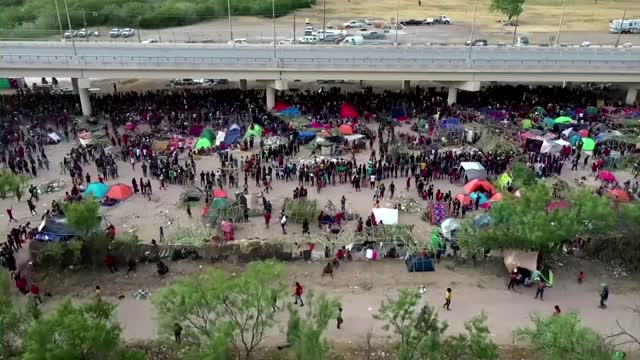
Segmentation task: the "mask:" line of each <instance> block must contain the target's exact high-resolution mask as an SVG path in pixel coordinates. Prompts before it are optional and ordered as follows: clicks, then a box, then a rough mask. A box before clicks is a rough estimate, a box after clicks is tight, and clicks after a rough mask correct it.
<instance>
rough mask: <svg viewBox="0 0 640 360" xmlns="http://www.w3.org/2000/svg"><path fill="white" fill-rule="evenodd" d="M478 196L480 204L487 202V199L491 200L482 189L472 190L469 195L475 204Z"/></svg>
mask: <svg viewBox="0 0 640 360" xmlns="http://www.w3.org/2000/svg"><path fill="white" fill-rule="evenodd" d="M478 196H479V197H480V205H482V204H484V203H486V202H487V201H489V200H487V197H486V196H485V195H484V194H483V193H481V192H480V191H476V192H472V193H471V194H470V195H469V197H470V198H471V201H473V203H474V204H475V202H476V198H477V197H478Z"/></svg>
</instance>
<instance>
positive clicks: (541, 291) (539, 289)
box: [534, 281, 547, 301]
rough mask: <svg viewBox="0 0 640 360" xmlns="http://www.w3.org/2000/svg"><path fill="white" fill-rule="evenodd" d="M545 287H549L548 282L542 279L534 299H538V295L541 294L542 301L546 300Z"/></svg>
mask: <svg viewBox="0 0 640 360" xmlns="http://www.w3.org/2000/svg"><path fill="white" fill-rule="evenodd" d="M545 287H547V283H545V282H544V281H540V283H539V284H538V289H536V296H535V297H534V299H537V298H538V295H540V301H544V288H545Z"/></svg>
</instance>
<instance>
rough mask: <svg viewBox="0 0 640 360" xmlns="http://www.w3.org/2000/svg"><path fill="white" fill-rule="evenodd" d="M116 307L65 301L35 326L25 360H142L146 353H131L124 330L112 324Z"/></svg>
mask: <svg viewBox="0 0 640 360" xmlns="http://www.w3.org/2000/svg"><path fill="white" fill-rule="evenodd" d="M114 309H115V305H111V304H108V303H106V302H103V301H101V300H96V301H95V302H93V303H89V304H87V305H83V306H74V305H73V304H72V303H71V301H69V300H67V301H65V302H64V303H63V304H62V305H61V306H60V307H58V309H57V310H56V311H55V312H54V313H52V314H50V315H48V316H45V317H44V318H41V319H40V320H38V321H37V322H34V324H33V325H32V327H31V328H30V329H29V332H28V333H27V335H26V337H25V338H24V346H25V353H24V355H23V357H22V358H23V359H24V360H41V359H60V360H62V359H96V360H109V359H113V360H138V359H144V355H143V354H142V353H139V352H136V351H131V350H128V349H126V348H125V347H124V345H123V342H122V340H121V339H120V333H121V329H120V327H119V326H118V325H117V324H116V323H115V322H114V321H113V320H112V314H113V310H114Z"/></svg>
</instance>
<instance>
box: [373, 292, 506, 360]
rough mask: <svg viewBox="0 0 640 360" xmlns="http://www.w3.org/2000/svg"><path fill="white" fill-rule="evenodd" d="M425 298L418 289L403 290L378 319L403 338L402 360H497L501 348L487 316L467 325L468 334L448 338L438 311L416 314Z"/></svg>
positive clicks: (425, 308)
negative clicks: (493, 339)
mask: <svg viewBox="0 0 640 360" xmlns="http://www.w3.org/2000/svg"><path fill="white" fill-rule="evenodd" d="M420 300H421V295H420V293H419V292H418V290H415V289H402V290H400V292H399V294H398V298H397V299H396V300H391V299H390V300H388V301H384V302H383V303H382V305H381V306H380V309H379V310H378V313H377V314H375V315H374V318H375V319H377V320H382V321H384V322H385V323H386V324H385V325H384V326H383V329H385V330H392V331H393V332H394V333H396V334H397V335H399V336H400V343H399V344H398V346H397V358H398V359H399V360H426V359H441V360H454V359H456V360H467V359H468V360H472V359H475V360H494V359H498V347H497V346H496V344H494V343H493V341H492V340H491V334H490V331H489V329H488V327H487V326H486V324H485V322H486V316H484V314H483V315H481V316H479V317H475V318H473V319H472V320H471V321H470V322H467V323H466V324H465V328H466V330H467V334H459V335H456V336H446V335H445V334H444V333H445V331H446V330H447V328H448V324H447V322H446V321H439V320H438V315H437V314H436V312H435V311H434V309H433V308H432V307H430V306H428V305H425V306H423V307H422V309H421V310H420V312H419V313H416V310H417V306H418V303H419V302H420Z"/></svg>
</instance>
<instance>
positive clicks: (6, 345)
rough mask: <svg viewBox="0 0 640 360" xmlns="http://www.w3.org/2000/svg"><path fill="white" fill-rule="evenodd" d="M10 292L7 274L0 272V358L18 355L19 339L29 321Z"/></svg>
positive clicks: (22, 335)
mask: <svg viewBox="0 0 640 360" xmlns="http://www.w3.org/2000/svg"><path fill="white" fill-rule="evenodd" d="M10 292H11V290H10V285H9V275H8V272H6V271H0V358H3V354H4V355H6V356H7V357H8V358H11V357H13V356H16V355H17V354H19V353H20V350H21V349H20V344H21V339H22V338H23V337H24V334H25V333H26V331H27V328H28V326H29V321H30V320H31V319H30V318H29V316H28V315H27V312H26V309H24V307H22V306H21V305H20V302H19V300H18V299H15V298H13V297H12V296H11V293H10Z"/></svg>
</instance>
